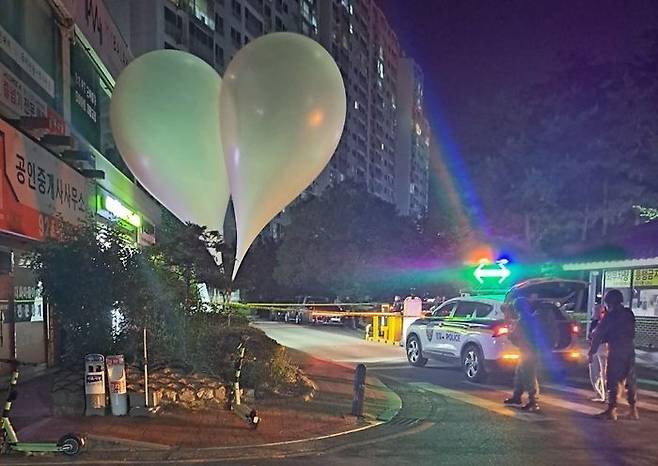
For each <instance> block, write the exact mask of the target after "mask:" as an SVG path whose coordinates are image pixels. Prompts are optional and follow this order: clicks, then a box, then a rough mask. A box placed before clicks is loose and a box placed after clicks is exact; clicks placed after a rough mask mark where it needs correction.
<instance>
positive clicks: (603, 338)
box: [589, 290, 639, 421]
mask: <svg viewBox="0 0 658 466" xmlns="http://www.w3.org/2000/svg"><path fill="white" fill-rule="evenodd" d="M603 302H604V303H605V306H606V309H607V315H606V316H605V318H604V319H603V320H601V321H600V323H599V324H598V325H597V326H596V329H595V330H594V332H593V333H592V343H591V345H590V349H589V361H590V362H591V361H592V360H593V359H594V355H595V354H596V353H597V351H598V349H599V347H600V346H601V344H603V343H608V367H607V372H606V385H607V389H608V408H607V409H606V410H605V411H603V412H602V413H600V414H597V415H596V416H597V417H598V418H601V419H609V420H613V421H616V420H617V395H618V390H619V384H620V383H621V382H623V381H624V380H626V397H627V399H628V405H629V407H630V411H629V417H630V418H631V419H639V413H638V410H637V379H636V375H635V342H634V339H635V316H634V315H633V311H631V310H630V309H629V308H627V307H625V306H624V304H623V302H624V296H623V295H622V293H621V291H619V290H610V291H608V292H607V293H606V295H605V298H604V299H603Z"/></svg>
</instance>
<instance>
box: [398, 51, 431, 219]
mask: <svg viewBox="0 0 658 466" xmlns="http://www.w3.org/2000/svg"><path fill="white" fill-rule="evenodd" d="M397 96H398V134H397V150H396V156H397V158H396V163H395V204H396V205H397V206H398V209H399V210H400V213H401V214H403V215H410V216H413V217H416V218H417V217H420V216H422V215H423V214H424V213H425V211H426V210H427V204H428V190H429V156H430V130H429V123H428V122H427V119H426V118H425V114H424V111H423V72H422V70H421V69H420V67H418V65H417V64H416V63H415V62H414V61H413V59H411V58H402V59H401V60H400V66H399V67H398V86H397Z"/></svg>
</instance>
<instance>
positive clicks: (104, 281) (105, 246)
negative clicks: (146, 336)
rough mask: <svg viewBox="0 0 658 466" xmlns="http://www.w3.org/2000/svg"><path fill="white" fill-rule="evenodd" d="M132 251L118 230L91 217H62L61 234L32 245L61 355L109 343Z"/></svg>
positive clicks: (74, 355)
mask: <svg viewBox="0 0 658 466" xmlns="http://www.w3.org/2000/svg"><path fill="white" fill-rule="evenodd" d="M133 252H134V250H133V249H132V248H131V247H130V246H129V245H128V243H127V242H126V241H125V238H124V237H123V233H122V232H121V231H119V230H117V229H114V228H112V227H111V226H101V225H98V224H97V223H95V222H93V221H91V220H90V221H89V222H88V223H85V224H83V225H81V226H77V227H73V226H71V225H68V224H64V223H63V227H62V234H61V237H60V238H58V239H50V240H47V241H46V242H44V243H41V244H39V245H38V246H37V247H36V250H35V253H34V254H33V256H32V259H31V265H32V268H33V269H34V270H35V271H36V273H37V276H38V277H39V280H40V281H41V282H42V284H43V292H44V297H45V298H47V299H48V301H49V302H50V303H51V304H53V305H54V313H55V315H56V317H57V320H58V322H59V325H60V330H61V343H62V344H61V346H62V357H63V358H64V359H66V360H73V361H80V358H81V357H82V356H83V355H84V354H86V353H96V352H102V353H103V352H109V351H111V349H112V348H113V344H114V339H113V332H112V328H113V327H112V319H113V316H114V317H115V315H113V313H115V312H116V311H117V310H118V309H119V308H120V307H121V292H122V286H123V285H125V282H123V278H124V277H125V264H126V263H127V262H128V261H130V260H131V257H132V254H133Z"/></svg>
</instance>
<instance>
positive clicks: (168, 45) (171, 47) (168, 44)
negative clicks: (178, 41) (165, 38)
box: [164, 42, 178, 50]
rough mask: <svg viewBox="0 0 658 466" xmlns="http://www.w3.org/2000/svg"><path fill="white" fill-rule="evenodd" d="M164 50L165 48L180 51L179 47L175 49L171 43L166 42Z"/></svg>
mask: <svg viewBox="0 0 658 466" xmlns="http://www.w3.org/2000/svg"><path fill="white" fill-rule="evenodd" d="M164 48H165V50H178V48H177V47H174V46H173V45H171V44H170V43H169V42H165V44H164Z"/></svg>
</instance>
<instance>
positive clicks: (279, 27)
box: [274, 16, 286, 32]
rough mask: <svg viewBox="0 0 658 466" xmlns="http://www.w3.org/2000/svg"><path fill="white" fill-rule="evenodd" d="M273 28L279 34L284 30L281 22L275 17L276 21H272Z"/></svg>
mask: <svg viewBox="0 0 658 466" xmlns="http://www.w3.org/2000/svg"><path fill="white" fill-rule="evenodd" d="M274 26H275V27H274V28H275V29H276V30H277V31H279V32H280V31H285V30H286V27H285V26H284V25H283V21H282V20H281V18H280V17H278V16H277V17H276V19H275V21H274Z"/></svg>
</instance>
